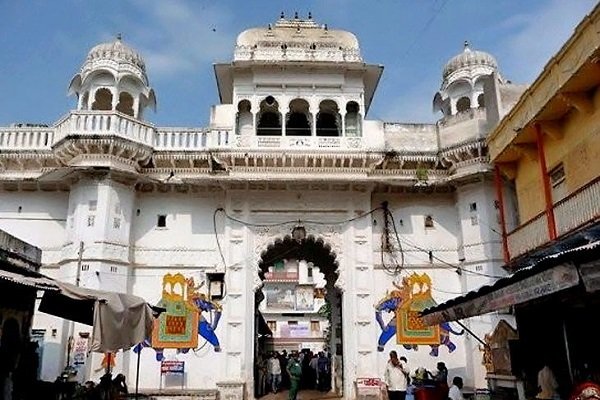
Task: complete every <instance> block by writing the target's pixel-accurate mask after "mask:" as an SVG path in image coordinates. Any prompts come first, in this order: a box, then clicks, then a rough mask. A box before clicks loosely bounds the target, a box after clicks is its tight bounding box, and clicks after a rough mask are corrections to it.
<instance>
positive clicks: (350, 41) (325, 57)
mask: <svg viewBox="0 0 600 400" xmlns="http://www.w3.org/2000/svg"><path fill="white" fill-rule="evenodd" d="M234 60H235V61H243V60H254V61H348V62H357V61H358V62H360V61H362V58H361V56H360V46H359V44H358V39H357V38H356V36H354V34H352V33H350V32H347V31H342V30H333V29H331V30H330V29H328V27H327V26H326V25H319V24H317V23H315V22H314V21H313V20H312V17H311V16H310V15H309V18H308V19H300V18H298V16H297V14H296V16H295V17H294V18H293V19H285V18H284V17H283V15H282V17H281V18H280V19H279V20H278V21H277V22H275V24H273V25H272V24H269V26H268V27H265V28H252V29H248V30H245V31H243V32H242V33H240V34H239V35H238V37H237V40H236V47H235V55H234Z"/></svg>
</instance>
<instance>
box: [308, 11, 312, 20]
mask: <svg viewBox="0 0 600 400" xmlns="http://www.w3.org/2000/svg"><path fill="white" fill-rule="evenodd" d="M308 19H312V13H311V12H310V11H309V12H308Z"/></svg>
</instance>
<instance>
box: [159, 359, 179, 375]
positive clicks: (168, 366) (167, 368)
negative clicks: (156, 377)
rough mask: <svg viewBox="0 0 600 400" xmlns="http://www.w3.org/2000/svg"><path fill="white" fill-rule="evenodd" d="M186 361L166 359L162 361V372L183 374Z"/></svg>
mask: <svg viewBox="0 0 600 400" xmlns="http://www.w3.org/2000/svg"><path fill="white" fill-rule="evenodd" d="M184 366H185V362H184V361H169V360H165V361H162V362H161V363H160V373H161V374H183V371H184Z"/></svg>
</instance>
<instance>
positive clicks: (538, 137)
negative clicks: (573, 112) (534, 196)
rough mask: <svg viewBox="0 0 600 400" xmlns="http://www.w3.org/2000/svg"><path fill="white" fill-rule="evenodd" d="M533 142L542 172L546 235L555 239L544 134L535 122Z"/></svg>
mask: <svg viewBox="0 0 600 400" xmlns="http://www.w3.org/2000/svg"><path fill="white" fill-rule="evenodd" d="M535 142H536V144H537V152H538V161H539V164H540V172H541V174H542V186H543V187H544V200H545V201H546V216H547V218H548V236H550V240H554V239H556V223H555V221H554V208H553V207H552V191H551V190H550V177H549V176H548V167H547V166H546V154H545V153H544V135H543V134H542V127H541V126H540V124H535Z"/></svg>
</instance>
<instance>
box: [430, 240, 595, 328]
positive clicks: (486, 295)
mask: <svg viewBox="0 0 600 400" xmlns="http://www.w3.org/2000/svg"><path fill="white" fill-rule="evenodd" d="M598 250H600V241H595V242H593V243H590V244H586V245H583V246H579V247H576V248H573V249H570V250H565V251H560V252H557V253H555V254H552V255H550V256H547V257H545V258H544V259H542V260H540V261H539V262H537V263H536V264H534V265H532V266H529V267H525V268H522V269H520V270H519V271H517V272H516V273H514V274H513V275H510V276H507V277H505V278H502V279H499V280H497V281H496V282H495V283H494V284H493V285H486V286H482V287H480V288H479V289H477V290H474V291H471V292H469V293H467V294H465V295H463V296H459V297H456V298H454V299H451V300H448V301H446V302H444V303H441V304H438V305H436V306H434V307H430V308H428V309H426V310H424V311H423V312H422V313H421V318H422V319H423V322H424V323H425V324H427V325H435V324H439V323H441V322H445V321H456V320H459V319H463V318H468V317H474V316H477V315H481V314H486V313H489V312H492V311H498V310H501V309H504V308H507V307H510V306H513V305H516V304H521V303H525V302H527V301H530V300H533V299H536V298H539V297H542V296H546V295H549V294H552V293H556V292H558V291H561V290H564V289H568V288H571V287H573V286H576V285H578V284H579V282H580V274H579V271H578V268H577V266H576V265H575V264H574V263H573V262H571V261H570V259H572V258H573V257H575V256H580V255H582V254H587V253H590V252H594V253H598ZM582 267H583V265H582ZM588 268H590V267H588ZM594 271H596V270H595V269H594ZM582 275H583V276H584V284H586V278H585V276H586V275H585V274H582ZM598 275H600V274H598V273H597V272H596V275H594V274H593V273H592V272H591V270H588V273H587V276H589V277H590V279H587V281H588V282H593V283H596V285H595V286H591V285H592V284H588V285H587V286H588V287H596V288H600V285H598V280H595V279H596V278H598ZM588 290H589V289H588ZM594 290H595V289H594Z"/></svg>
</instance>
